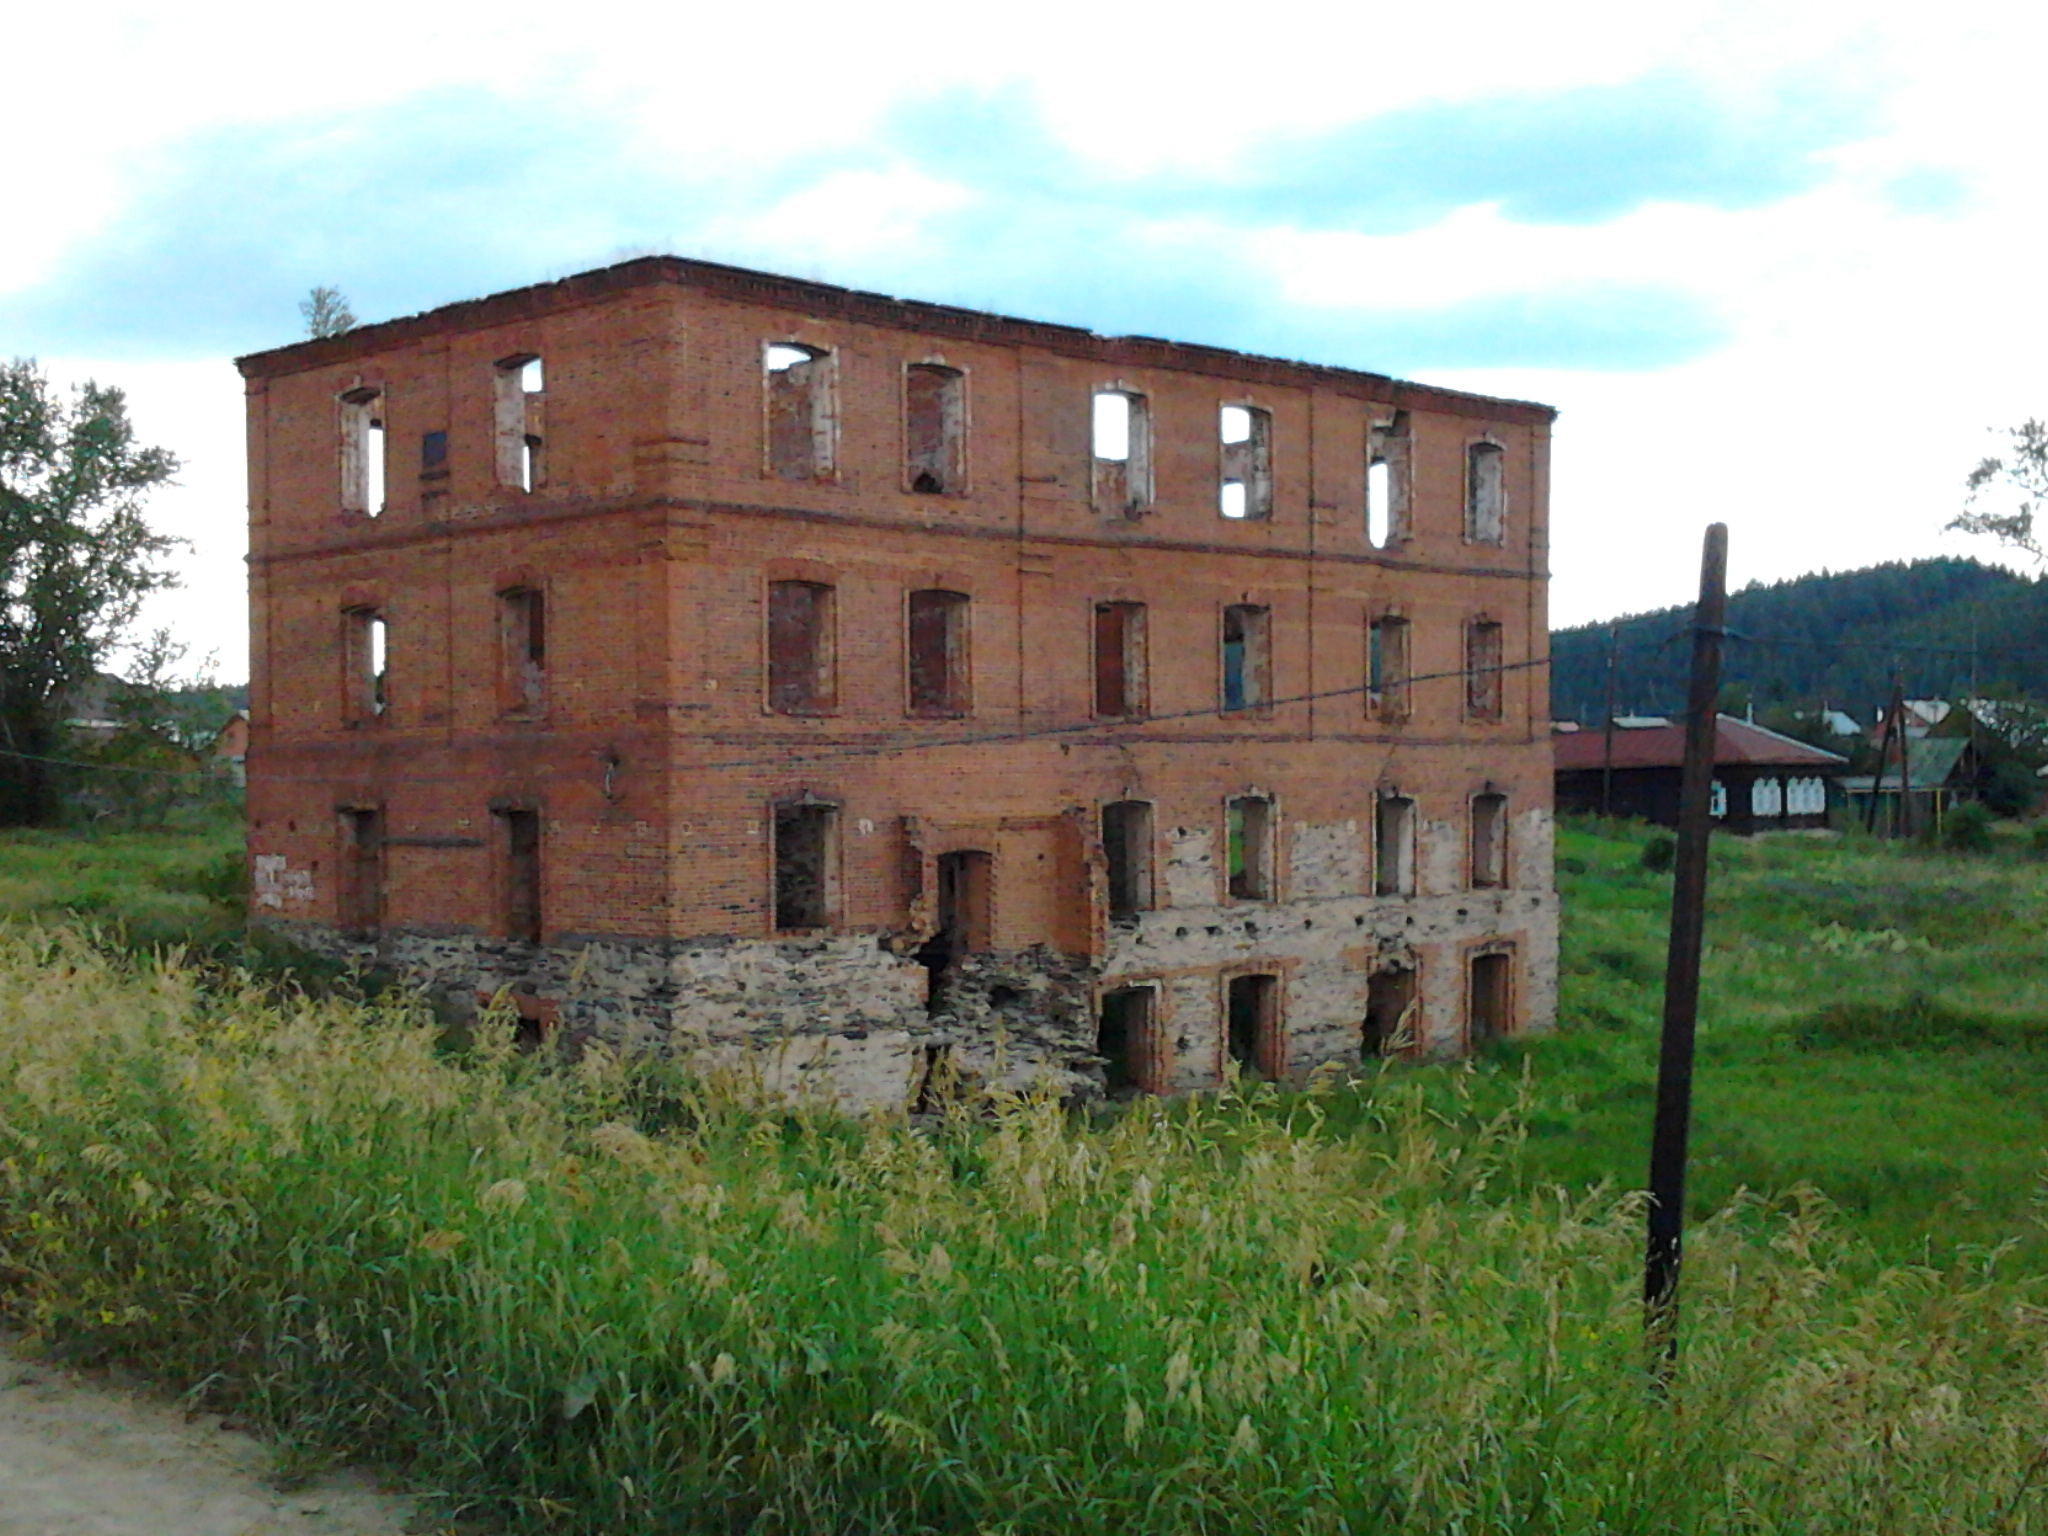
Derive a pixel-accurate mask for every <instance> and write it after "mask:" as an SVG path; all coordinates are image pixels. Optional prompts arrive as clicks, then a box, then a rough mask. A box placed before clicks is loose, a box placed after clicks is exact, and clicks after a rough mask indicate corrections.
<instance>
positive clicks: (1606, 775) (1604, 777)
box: [1600, 624, 1621, 816]
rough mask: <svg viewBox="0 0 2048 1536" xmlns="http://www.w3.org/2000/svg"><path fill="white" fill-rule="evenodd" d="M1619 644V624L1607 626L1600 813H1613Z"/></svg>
mask: <svg viewBox="0 0 2048 1536" xmlns="http://www.w3.org/2000/svg"><path fill="white" fill-rule="evenodd" d="M1620 644H1621V629H1620V626H1619V625H1615V624H1610V625H1608V626H1607V718H1606V719H1605V720H1604V721H1603V722H1602V723H1601V726H1600V729H1601V730H1602V731H1603V732H1605V733H1606V737H1607V739H1606V741H1605V742H1603V743H1602V744H1601V754H1600V814H1601V815H1602V816H1612V815H1613V814H1614V659H1615V651H1616V649H1617V648H1618V647H1619V646H1620Z"/></svg>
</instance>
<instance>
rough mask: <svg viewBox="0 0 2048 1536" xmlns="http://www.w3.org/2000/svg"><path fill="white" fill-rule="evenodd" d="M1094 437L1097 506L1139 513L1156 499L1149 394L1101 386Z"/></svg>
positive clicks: (1097, 394) (1124, 512) (1101, 508)
mask: <svg viewBox="0 0 2048 1536" xmlns="http://www.w3.org/2000/svg"><path fill="white" fill-rule="evenodd" d="M1094 440H1095V472H1094V497H1095V509H1096V510H1097V511H1098V512H1110V513H1117V514H1120V515H1122V516H1125V517H1135V516H1136V515H1137V514H1138V513H1140V512H1142V511H1144V510H1145V508H1146V507H1148V506H1150V505H1151V502H1152V419H1151V413H1150V412H1149V411H1148V409H1147V408H1146V402H1145V397H1144V396H1143V395H1135V394H1130V393H1128V392H1126V391H1123V390H1114V389H1107V390H1098V391H1097V392H1096V394H1095V403H1094Z"/></svg>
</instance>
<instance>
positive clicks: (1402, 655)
mask: <svg viewBox="0 0 2048 1536" xmlns="http://www.w3.org/2000/svg"><path fill="white" fill-rule="evenodd" d="M1408 672H1409V668H1408V621H1407V620H1406V619H1402V618H1395V617H1393V616H1391V615H1388V616H1382V617H1380V618H1377V619H1375V620H1373V622H1372V624H1371V626H1370V627H1369V628H1368V629H1367V630H1366V650H1365V703H1366V708H1367V709H1368V710H1369V711H1370V712H1371V713H1372V715H1373V716H1374V717H1375V718H1377V719H1380V720H1406V719H1407V718H1408Z"/></svg>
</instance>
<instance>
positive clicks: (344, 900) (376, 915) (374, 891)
mask: <svg viewBox="0 0 2048 1536" xmlns="http://www.w3.org/2000/svg"><path fill="white" fill-rule="evenodd" d="M341 841H342V849H341V861H340V862H341V901H340V911H339V912H338V913H337V914H336V915H337V917H338V918H339V920H340V923H341V926H342V927H343V928H344V929H346V930H348V931H349V932H351V933H358V934H368V933H374V932H375V931H376V930H377V929H378V928H379V927H380V926H381V925H382V923H383V921H384V817H383V813H382V812H379V811H364V810H349V811H343V812H342V813H341Z"/></svg>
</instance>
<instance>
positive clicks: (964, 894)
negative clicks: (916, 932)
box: [917, 848, 994, 1010]
mask: <svg viewBox="0 0 2048 1536" xmlns="http://www.w3.org/2000/svg"><path fill="white" fill-rule="evenodd" d="M936 873H937V881H938V891H937V895H938V901H937V903H936V911H935V914H934V915H935V917H936V918H937V926H936V927H935V928H934V929H933V931H932V936H931V937H930V938H929V939H927V940H925V942H924V945H923V947H922V948H920V949H919V950H918V952H917V958H918V961H919V963H920V964H922V965H923V966H924V967H925V969H926V970H928V971H929V972H931V989H930V991H929V992H928V993H927V1005H928V1006H929V1007H931V1008H933V1009H934V1010H936V1009H937V1008H938V1007H939V1006H940V1005H941V1004H942V1002H943V1001H944V998H943V987H942V982H943V981H944V979H945V977H946V973H947V971H948V970H949V968H950V967H951V966H952V964H953V962H954V961H956V960H958V959H959V958H960V957H961V956H962V955H974V954H981V953H984V952H986V951H987V950H988V948H989V947H990V944H991V929H992V921H991V920H992V918H993V915H994V900H993V896H994V861H993V860H992V859H991V858H990V857H989V855H988V854H987V853H985V852H983V851H982V850H980V849H970V848H963V849H960V850H957V851H956V852H953V853H942V854H940V855H939V858H938V866H937V872H936Z"/></svg>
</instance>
